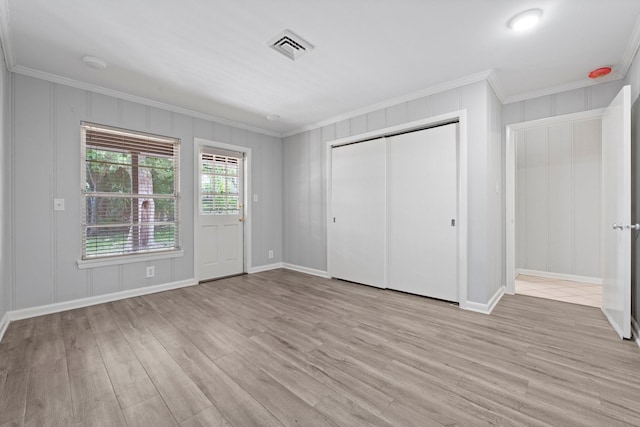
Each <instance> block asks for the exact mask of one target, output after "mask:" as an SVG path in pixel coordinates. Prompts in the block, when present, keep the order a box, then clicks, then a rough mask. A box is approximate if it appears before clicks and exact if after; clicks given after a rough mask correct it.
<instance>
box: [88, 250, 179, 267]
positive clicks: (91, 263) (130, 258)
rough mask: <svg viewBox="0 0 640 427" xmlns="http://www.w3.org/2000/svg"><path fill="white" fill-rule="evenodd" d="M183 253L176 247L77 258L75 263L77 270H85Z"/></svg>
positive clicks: (175, 255) (176, 255) (154, 259)
mask: <svg viewBox="0 0 640 427" xmlns="http://www.w3.org/2000/svg"><path fill="white" fill-rule="evenodd" d="M183 255H184V251H183V250H182V249H178V250H175V251H167V252H160V253H149V254H135V255H123V256H115V257H109V258H99V259H79V260H77V261H76V263H77V264H78V269H79V270H85V269H87V268H95V267H108V266H110V265H121V264H131V263H134V262H147V261H156V260H159V259H168V258H180V257H181V256H183Z"/></svg>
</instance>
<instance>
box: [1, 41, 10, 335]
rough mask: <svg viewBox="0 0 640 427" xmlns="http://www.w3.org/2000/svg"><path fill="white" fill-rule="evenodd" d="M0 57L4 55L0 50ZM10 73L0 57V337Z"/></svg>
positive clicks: (5, 282)
mask: <svg viewBox="0 0 640 427" xmlns="http://www.w3.org/2000/svg"><path fill="white" fill-rule="evenodd" d="M0 56H2V58H4V55H3V54H2V50H1V49H0ZM10 90H11V76H10V74H9V72H7V69H6V67H5V65H4V59H0V336H1V335H2V318H3V317H4V315H5V313H6V312H7V311H8V310H9V300H10V298H11V297H10V295H9V291H10V286H9V280H10V275H9V266H10V265H11V248H10V245H9V238H10V236H9V230H11V228H10V222H9V220H10V215H9V214H10V212H11V210H10V206H9V192H10V185H11V181H10V180H9V178H10V174H9V171H10V170H11V152H10V148H11V145H10V144H9V141H10V139H11V132H10V131H11V128H10V126H9V123H10V120H11V104H10V101H11V92H10Z"/></svg>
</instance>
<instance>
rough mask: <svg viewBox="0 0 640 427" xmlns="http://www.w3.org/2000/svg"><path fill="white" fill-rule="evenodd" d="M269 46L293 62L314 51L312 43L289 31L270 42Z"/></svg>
mask: <svg viewBox="0 0 640 427" xmlns="http://www.w3.org/2000/svg"><path fill="white" fill-rule="evenodd" d="M269 46H271V48H272V49H274V50H275V51H276V52H280V53H281V54H283V55H284V56H286V57H287V58H289V59H291V60H292V61H295V60H296V59H298V58H300V57H301V56H302V55H304V54H305V53H307V52H309V51H311V50H313V45H312V44H311V43H309V42H308V41H306V40H305V39H303V38H302V37H300V36H299V35H297V34H295V33H294V32H293V31H289V30H284V31H283V32H281V33H280V34H278V35H277V36H275V37H274V38H272V39H271V40H270V41H269Z"/></svg>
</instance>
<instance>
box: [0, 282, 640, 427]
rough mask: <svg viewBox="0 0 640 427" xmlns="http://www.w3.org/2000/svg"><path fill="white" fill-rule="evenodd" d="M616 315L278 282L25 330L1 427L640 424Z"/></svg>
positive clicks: (632, 368)
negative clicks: (478, 305)
mask: <svg viewBox="0 0 640 427" xmlns="http://www.w3.org/2000/svg"><path fill="white" fill-rule="evenodd" d="M639 396H640V349H639V348H638V347H637V345H636V344H635V343H634V342H631V341H621V340H619V339H618V338H617V336H616V335H615V333H614V332H613V330H612V329H611V328H610V327H609V325H608V324H607V322H606V320H605V319H604V317H603V315H602V314H601V312H600V310H598V309H596V308H592V307H585V306H579V305H574V304H567V303H563V302H557V301H550V300H543V299H539V298H532V297H527V296H520V295H517V296H505V297H504V298H503V299H502V301H501V302H500V303H499V305H498V307H497V308H496V309H495V310H494V312H493V314H492V315H490V316H486V315H482V314H477V313H472V312H467V311H463V310H460V309H459V308H458V307H456V306H453V305H450V304H448V303H445V302H441V301H434V300H430V299H427V298H421V297H416V296H411V295H406V294H402V293H397V292H393V291H384V290H378V289H374V288H369V287H366V286H359V285H353V284H348V283H344V282H340V281H335V280H327V279H321V278H317V277H311V276H307V275H303V274H299V273H295V272H289V271H283V270H275V271H270V272H265V273H260V274H255V275H245V276H240V277H235V278H230V279H225V280H220V281H216V282H210V283H207V284H203V285H199V286H194V287H190V288H184V289H180V290H174V291H169V292H163V293H159V294H154V295H149V296H144V297H138V298H131V299H128V300H123V301H118V302H113V303H109V304H103V305H97V306H93V307H89V308H84V309H79V310H73V311H68V312H64V313H60V314H53V315H49V316H43V317H39V318H34V319H28V320H22V321H17V322H13V323H11V325H10V326H9V329H8V331H7V333H6V335H5V337H4V339H3V341H2V343H1V344H0V426H3V427H4V426H8V425H12V426H13V425H18V426H20V425H26V426H46V425H58V426H72V425H76V426H91V425H102V426H124V425H131V426H152V427H161V426H175V425H182V426H228V425H232V426H257V425H269V426H279V425H293V424H296V425H301V426H313V425H340V426H358V425H383V426H409V425H417V426H431V425H433V426H439V425H464V426H481V425H493V424H497V425H518V426H520V425H536V426H537V425H552V426H572V425H580V426H589V425H593V426H617V425H636V426H638V425H640V398H639Z"/></svg>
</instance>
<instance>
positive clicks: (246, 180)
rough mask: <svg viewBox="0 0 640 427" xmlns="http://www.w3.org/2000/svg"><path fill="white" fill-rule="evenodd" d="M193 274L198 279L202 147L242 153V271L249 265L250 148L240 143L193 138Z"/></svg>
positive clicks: (247, 269)
mask: <svg viewBox="0 0 640 427" xmlns="http://www.w3.org/2000/svg"><path fill="white" fill-rule="evenodd" d="M193 146H194V153H193V158H194V162H193V165H194V167H193V171H194V179H193V183H194V185H193V224H194V225H193V274H194V277H195V278H196V280H198V281H199V280H200V275H199V273H198V260H199V259H200V258H199V257H198V255H199V254H198V252H199V250H200V241H199V239H200V237H199V233H198V231H199V230H200V149H201V148H202V147H211V148H220V149H222V150H230V151H238V152H241V153H243V154H244V160H243V162H244V165H243V166H244V173H243V176H242V180H243V192H244V194H243V200H242V211H243V214H244V223H243V224H244V231H243V233H242V240H243V247H242V251H243V254H242V271H243V272H244V273H247V272H248V271H249V269H250V266H251V247H252V245H251V240H252V239H251V222H252V221H251V203H249V201H250V200H251V196H250V195H251V148H248V147H242V146H240V145H233V144H226V143H224V142H217V141H213V140H210V139H204V138H197V137H196V138H193Z"/></svg>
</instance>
